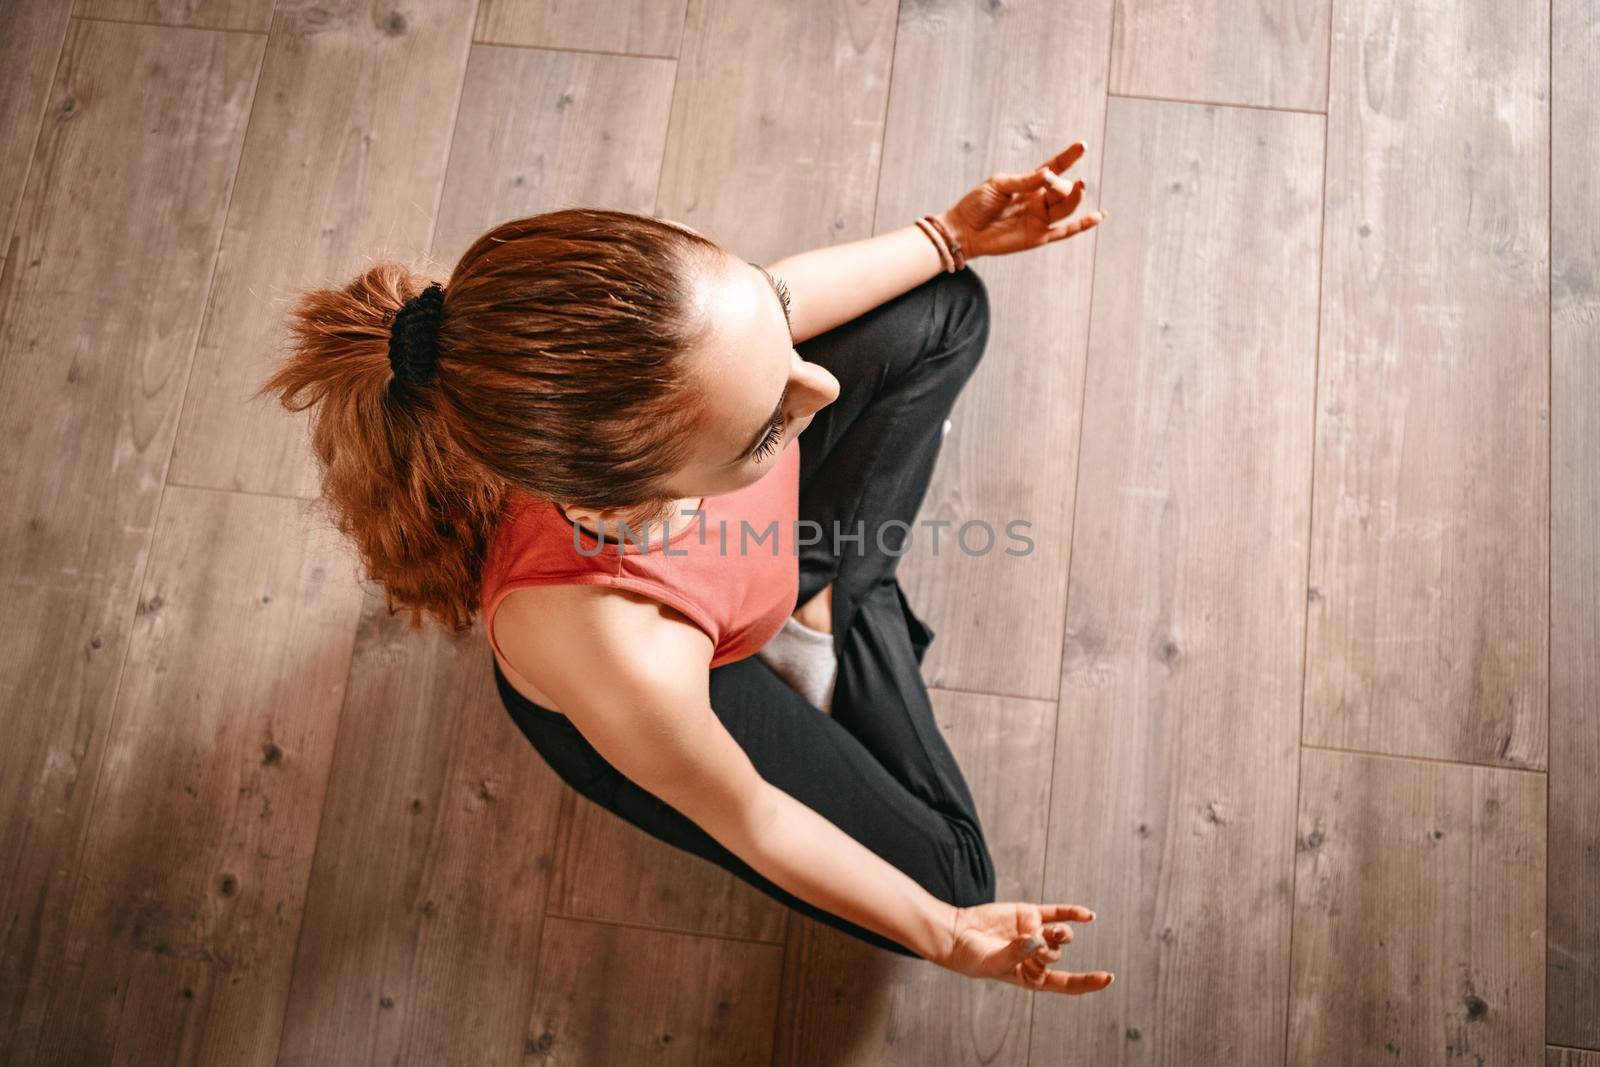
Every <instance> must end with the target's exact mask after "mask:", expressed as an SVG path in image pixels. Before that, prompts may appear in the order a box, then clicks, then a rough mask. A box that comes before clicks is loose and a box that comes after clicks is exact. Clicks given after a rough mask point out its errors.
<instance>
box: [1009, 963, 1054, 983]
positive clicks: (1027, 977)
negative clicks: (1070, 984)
mask: <svg viewBox="0 0 1600 1067" xmlns="http://www.w3.org/2000/svg"><path fill="white" fill-rule="evenodd" d="M1017 977H1019V978H1021V979H1022V981H1023V983H1024V984H1025V985H1027V986H1028V988H1030V989H1038V988H1039V987H1040V986H1042V985H1044V984H1045V983H1046V982H1047V981H1049V977H1050V968H1048V967H1046V966H1045V965H1044V964H1042V963H1038V962H1035V961H1034V960H1024V961H1023V962H1022V964H1021V965H1020V966H1019V967H1018V968H1017Z"/></svg>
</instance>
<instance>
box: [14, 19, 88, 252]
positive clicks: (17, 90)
mask: <svg viewBox="0 0 1600 1067" xmlns="http://www.w3.org/2000/svg"><path fill="white" fill-rule="evenodd" d="M70 11H71V8H69V7H68V6H67V5H66V4H63V3H61V2H60V0H11V2H9V3H6V4H0V279H3V278H4V276H5V274H4V272H5V265H6V262H7V260H8V259H9V258H10V256H9V252H10V246H11V226H12V222H13V220H15V219H16V217H17V205H18V204H19V203H20V202H21V201H22V185H23V182H24V181H26V180H27V176H28V163H29V162H30V161H31V160H32V159H33V146H34V142H35V141H36V140H37V139H38V135H39V124H40V118H41V116H42V115H43V112H44V102H45V97H46V96H48V95H49V93H50V83H51V80H52V79H53V78H54V76H55V70H56V61H57V60H59V59H60V58H61V43H62V42H63V41H64V40H65V39H66V35H67V16H68V14H69V13H70ZM0 284H3V283H0Z"/></svg>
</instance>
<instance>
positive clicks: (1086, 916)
mask: <svg viewBox="0 0 1600 1067" xmlns="http://www.w3.org/2000/svg"><path fill="white" fill-rule="evenodd" d="M1039 918H1040V919H1041V920H1043V921H1044V922H1047V923H1054V922H1068V923H1088V922H1094V912H1092V911H1090V910H1089V909H1088V908H1086V907H1084V906H1083V905H1082V904H1040V905H1039Z"/></svg>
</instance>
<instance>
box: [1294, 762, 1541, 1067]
mask: <svg viewBox="0 0 1600 1067" xmlns="http://www.w3.org/2000/svg"><path fill="white" fill-rule="evenodd" d="M1544 825H1545V795H1544V779H1543V778H1542V777H1541V776H1540V775H1537V774H1529V773H1526V772H1520V771H1509V770H1501V769H1497V768H1490V767H1464V766H1460V765H1455V764H1445V763H1422V762H1418V761H1414V760H1402V759H1391V758H1388V757H1382V756H1367V755H1357V754H1350V753H1343V752H1330V751H1323V750H1318V749H1310V748H1308V749H1306V750H1304V753H1303V758H1302V765H1301V786H1300V818H1299V836H1298V838H1297V841H1296V850H1297V852H1298V855H1297V857H1296V863H1295V909H1294V916H1295V918H1294V988H1293V995H1292V999H1291V1002H1290V1018H1291V1023H1290V1026H1291V1034H1290V1037H1291V1041H1292V1044H1291V1047H1290V1056H1289V1062H1290V1063H1294V1064H1302V1063H1303V1064H1316V1065H1318V1067H1324V1065H1328V1064H1363V1065H1365V1064H1372V1063H1404V1064H1408V1065H1410V1064H1416V1065H1419V1067H1421V1065H1425V1064H1445V1063H1458V1062H1460V1063H1492V1064H1496V1065H1497V1067H1500V1065H1504V1067H1516V1065H1517V1064H1536V1063H1538V1062H1539V1061H1540V1059H1542V1058H1543V1055H1544V1053H1543V1048H1544V1033H1543V1031H1544V996H1543V993H1544V953H1543V929H1544V917H1545V911H1544V874H1545V850H1544Z"/></svg>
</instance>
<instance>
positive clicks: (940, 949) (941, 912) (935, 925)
mask: <svg viewBox="0 0 1600 1067" xmlns="http://www.w3.org/2000/svg"><path fill="white" fill-rule="evenodd" d="M960 913H961V909H960V908H958V907H956V906H955V905H954V904H947V903H945V902H944V901H942V900H940V899H939V898H938V897H936V896H934V895H933V894H931V893H929V894H928V895H927V906H926V908H925V909H924V914H923V916H922V924H921V925H922V930H921V931H920V932H921V935H922V936H921V937H920V938H919V939H918V941H919V943H918V944H915V945H912V946H910V947H911V948H913V949H915V950H916V951H917V952H918V953H920V954H921V955H922V957H923V958H924V959H926V960H928V961H929V962H931V963H937V964H940V965H943V964H944V963H945V962H946V961H948V960H949V959H950V956H951V954H952V953H953V952H955V944H956V919H957V918H958V917H959V916H960Z"/></svg>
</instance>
